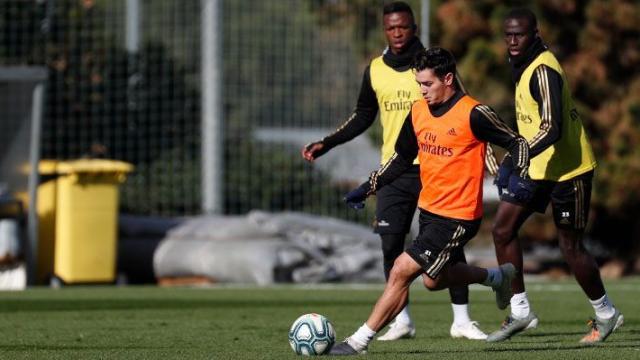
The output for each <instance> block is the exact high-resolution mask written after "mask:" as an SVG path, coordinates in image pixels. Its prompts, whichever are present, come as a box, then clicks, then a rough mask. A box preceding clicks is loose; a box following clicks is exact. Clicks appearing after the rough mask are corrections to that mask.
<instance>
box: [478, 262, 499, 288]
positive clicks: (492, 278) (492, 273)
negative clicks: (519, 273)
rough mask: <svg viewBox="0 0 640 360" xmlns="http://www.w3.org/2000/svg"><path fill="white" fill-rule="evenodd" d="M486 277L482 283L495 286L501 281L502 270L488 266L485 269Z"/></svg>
mask: <svg viewBox="0 0 640 360" xmlns="http://www.w3.org/2000/svg"><path fill="white" fill-rule="evenodd" d="M487 273H488V274H487V278H486V279H485V280H484V281H483V282H482V285H486V286H491V287H495V286H498V285H500V283H501V282H502V272H501V271H500V268H497V267H495V268H489V269H487Z"/></svg>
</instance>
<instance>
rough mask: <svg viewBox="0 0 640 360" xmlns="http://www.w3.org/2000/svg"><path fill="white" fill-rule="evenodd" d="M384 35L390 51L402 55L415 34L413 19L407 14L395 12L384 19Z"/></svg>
mask: <svg viewBox="0 0 640 360" xmlns="http://www.w3.org/2000/svg"><path fill="white" fill-rule="evenodd" d="M382 26H383V27H384V35H385V37H386V38H387V43H388V44H389V49H390V50H391V52H392V53H394V54H399V53H401V52H402V51H403V50H404V48H405V47H406V46H407V43H408V42H409V40H411V38H413V36H414V34H415V28H414V26H413V19H412V18H411V14H409V13H407V12H395V13H391V14H387V15H385V16H384V17H383V18H382Z"/></svg>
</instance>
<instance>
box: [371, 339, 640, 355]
mask: <svg viewBox="0 0 640 360" xmlns="http://www.w3.org/2000/svg"><path fill="white" fill-rule="evenodd" d="M538 345H539V346H531V344H528V345H527V346H523V347H515V348H514V347H513V346H504V347H490V348H486V349H478V348H473V349H467V350H441V351H439V350H437V349H433V350H400V351H397V350H395V351H392V350H385V351H375V350H374V351H371V352H370V354H371V355H398V354H405V355H453V354H456V355H460V356H465V355H467V354H468V356H469V358H471V359H473V358H474V355H476V354H478V353H487V354H490V353H509V352H514V353H524V352H547V351H564V350H567V351H570V350H589V349H603V348H610V349H630V350H631V349H637V348H638V345H637V344H634V343H633V342H632V341H627V342H626V343H612V342H609V341H607V342H606V343H602V344H598V345H580V344H575V345H571V344H566V345H558V346H550V345H549V344H545V343H538Z"/></svg>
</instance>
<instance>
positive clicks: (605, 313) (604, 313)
mask: <svg viewBox="0 0 640 360" xmlns="http://www.w3.org/2000/svg"><path fill="white" fill-rule="evenodd" d="M589 302H590V303H591V306H593V309H594V310H595V311H596V316H597V317H599V318H600V319H611V317H612V316H613V315H615V313H616V310H615V308H614V307H613V304H612V303H611V301H609V297H608V296H607V294H606V293H605V294H604V296H603V297H601V298H600V299H597V300H589Z"/></svg>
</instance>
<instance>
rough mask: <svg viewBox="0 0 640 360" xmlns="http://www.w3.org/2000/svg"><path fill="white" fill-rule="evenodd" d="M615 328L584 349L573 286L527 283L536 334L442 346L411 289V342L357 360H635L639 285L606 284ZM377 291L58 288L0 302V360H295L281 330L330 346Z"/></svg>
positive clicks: (481, 301)
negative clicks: (312, 322)
mask: <svg viewBox="0 0 640 360" xmlns="http://www.w3.org/2000/svg"><path fill="white" fill-rule="evenodd" d="M606 285H607V289H608V292H609V294H610V297H611V299H612V300H613V301H614V303H615V304H616V306H618V308H619V309H620V310H621V311H622V312H623V314H624V316H625V325H624V326H623V327H622V328H620V329H619V330H618V331H617V332H616V333H614V334H613V335H612V336H611V337H610V338H609V339H608V340H607V341H606V342H605V343H603V344H600V345H597V346H591V347H585V346H581V345H580V344H579V343H578V340H579V339H580V338H581V337H582V335H583V334H584V333H586V331H587V330H588V329H587V326H586V321H587V319H588V317H590V316H592V314H593V310H592V308H591V306H590V305H589V303H588V302H587V300H586V298H585V296H584V295H583V293H582V292H581V291H580V289H579V288H578V286H577V285H575V282H573V281H562V282H532V281H529V282H528V289H527V290H528V293H529V296H530V299H531V301H532V304H533V309H534V311H535V312H536V313H537V314H538V316H539V318H540V325H539V327H538V329H536V330H532V331H528V332H525V333H523V334H521V335H519V336H516V337H514V338H513V339H512V340H510V341H507V342H504V343H499V344H487V343H484V342H481V341H471V340H454V339H451V338H450V337H449V326H450V323H451V306H450V304H449V299H448V293H447V292H446V291H439V292H428V291H427V290H425V289H424V288H422V287H421V286H418V285H417V284H416V285H414V286H413V287H412V289H411V291H412V294H411V299H412V302H411V313H412V315H413V318H414V321H415V322H416V324H417V328H418V333H417V337H416V339H414V340H402V341H396V342H377V341H374V342H373V343H372V345H371V346H370V348H369V354H368V355H366V358H368V359H438V360H441V359H457V360H459V359H463V360H471V359H518V360H522V359H598V360H604V359H615V360H622V359H639V358H640V320H639V318H640V302H639V301H638V299H639V298H640V279H639V278H628V279H624V280H621V281H607V283H606ZM381 291H382V286H381V285H372V286H362V287H347V286H340V285H336V286H318V287H313V288H300V287H292V286H282V287H274V288H238V287H215V288H207V289H193V288H156V287H122V288H118V287H68V288H64V289H61V290H52V289H48V288H35V289H29V290H27V291H24V292H0V358H1V359H24V358H29V359H294V358H299V357H298V356H296V355H295V354H294V353H293V352H292V351H291V349H290V348H289V344H288V341H287V331H288V329H289V326H290V325H291V323H292V322H293V321H294V320H295V319H296V318H297V317H298V316H299V315H301V314H303V313H308V312H317V313H320V314H323V315H325V316H327V317H328V318H329V319H330V320H331V322H332V323H333V325H334V327H335V329H336V332H337V339H338V340H341V339H343V338H344V337H346V336H348V335H350V334H351V333H352V332H353V331H354V330H355V329H356V328H357V327H358V326H360V325H361V324H362V323H363V322H364V320H365V319H366V317H367V315H368V314H369V311H370V310H371V308H372V305H373V303H374V301H375V300H376V299H377V297H378V295H379V294H380V293H381ZM470 297H471V313H472V317H473V319H474V320H477V321H479V322H480V325H481V327H482V329H484V330H485V331H492V330H495V329H496V328H497V327H498V326H499V323H500V321H501V320H502V319H503V317H504V316H505V315H506V312H503V311H499V310H497V309H496V307H495V303H494V296H493V293H492V292H491V291H486V290H482V289H481V288H480V287H475V286H474V287H472V291H471V295H470Z"/></svg>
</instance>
